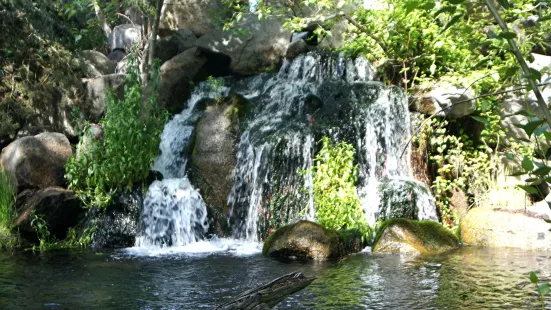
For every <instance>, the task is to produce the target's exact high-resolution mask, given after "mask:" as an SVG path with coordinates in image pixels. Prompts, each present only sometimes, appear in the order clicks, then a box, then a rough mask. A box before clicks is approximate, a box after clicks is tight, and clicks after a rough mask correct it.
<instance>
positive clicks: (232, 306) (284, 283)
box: [215, 272, 316, 310]
mask: <svg viewBox="0 0 551 310" xmlns="http://www.w3.org/2000/svg"><path fill="white" fill-rule="evenodd" d="M315 279H316V278H308V277H305V276H304V275H303V274H302V273H300V272H293V273H290V274H287V275H284V276H282V277H279V278H277V279H275V280H273V281H271V282H269V283H267V284H265V285H262V286H260V287H258V288H254V289H252V290H249V291H246V292H245V293H243V294H241V295H239V296H238V297H237V298H235V299H234V300H233V301H231V302H229V303H227V304H224V305H221V306H219V307H217V308H215V309H218V310H244V309H251V310H260V309H271V308H273V307H275V306H276V305H277V304H278V303H280V302H281V301H282V300H283V299H285V298H286V297H287V296H289V295H291V294H293V293H296V292H298V291H300V290H302V289H303V288H305V287H307V286H308V285H310V283H312V281H314V280H315Z"/></svg>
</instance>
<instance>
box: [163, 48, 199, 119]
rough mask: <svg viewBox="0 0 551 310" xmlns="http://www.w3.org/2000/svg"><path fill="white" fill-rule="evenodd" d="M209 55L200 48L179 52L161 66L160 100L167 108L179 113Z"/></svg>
mask: <svg viewBox="0 0 551 310" xmlns="http://www.w3.org/2000/svg"><path fill="white" fill-rule="evenodd" d="M207 60H208V58H207V56H206V55H204V54H203V53H202V52H201V51H200V50H199V49H198V48H191V49H188V50H186V51H185V52H183V53H181V54H178V55H177V56H176V57H174V58H172V59H171V60H169V61H167V62H165V63H164V64H163V65H162V66H161V83H160V91H159V102H160V103H161V105H163V106H164V107H165V108H166V109H167V110H169V111H170V112H173V113H178V112H180V111H181V110H182V108H183V107H184V104H185V102H186V99H187V98H188V97H189V95H190V93H191V85H190V83H191V82H197V80H198V75H199V73H200V72H201V69H202V68H203V66H205V64H206V63H207Z"/></svg>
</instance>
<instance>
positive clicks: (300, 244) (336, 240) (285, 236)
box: [262, 221, 363, 260]
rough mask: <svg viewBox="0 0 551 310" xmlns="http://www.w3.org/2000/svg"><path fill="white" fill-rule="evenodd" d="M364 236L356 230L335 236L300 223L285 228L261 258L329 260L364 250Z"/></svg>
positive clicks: (266, 244)
mask: <svg viewBox="0 0 551 310" xmlns="http://www.w3.org/2000/svg"><path fill="white" fill-rule="evenodd" d="M362 248H363V247H362V241H361V234H360V233H359V232H358V231H355V230H349V231H344V232H336V231H334V230H330V229H326V228H324V227H323V226H321V225H319V224H317V223H313V222H309V221H299V222H297V223H295V224H291V225H287V226H283V227H281V228H279V229H278V230H276V231H275V232H274V233H273V234H271V235H270V236H269V237H268V238H267V239H266V241H265V242H264V247H263V249H262V254H263V255H264V256H270V257H274V258H292V259H299V260H307V259H314V260H326V259H331V258H339V257H343V256H345V255H348V254H350V253H354V252H359V251H361V250H362Z"/></svg>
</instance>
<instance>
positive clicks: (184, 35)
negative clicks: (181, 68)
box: [170, 29, 197, 54]
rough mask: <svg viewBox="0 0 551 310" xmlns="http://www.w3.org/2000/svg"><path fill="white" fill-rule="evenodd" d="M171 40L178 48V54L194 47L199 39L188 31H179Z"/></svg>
mask: <svg viewBox="0 0 551 310" xmlns="http://www.w3.org/2000/svg"><path fill="white" fill-rule="evenodd" d="M170 40H171V41H172V42H174V43H175V44H176V45H177V46H178V54H180V53H183V52H184V51H185V50H188V49H190V48H192V47H193V45H194V44H195V41H197V37H196V36H195V35H194V34H193V32H191V30H188V29H177V30H176V31H174V33H173V34H172V37H170Z"/></svg>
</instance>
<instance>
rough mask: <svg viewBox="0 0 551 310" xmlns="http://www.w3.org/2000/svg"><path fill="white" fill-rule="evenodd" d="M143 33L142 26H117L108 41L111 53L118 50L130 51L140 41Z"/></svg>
mask: <svg viewBox="0 0 551 310" xmlns="http://www.w3.org/2000/svg"><path fill="white" fill-rule="evenodd" d="M141 31H142V29H141V26H140V25H133V24H122V25H118V26H115V27H114V28H113V30H112V31H111V34H110V35H109V40H108V41H109V47H110V48H111V51H114V50H116V49H123V50H128V49H129V47H130V46H132V44H134V43H137V42H139V41H140V39H141Z"/></svg>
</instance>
